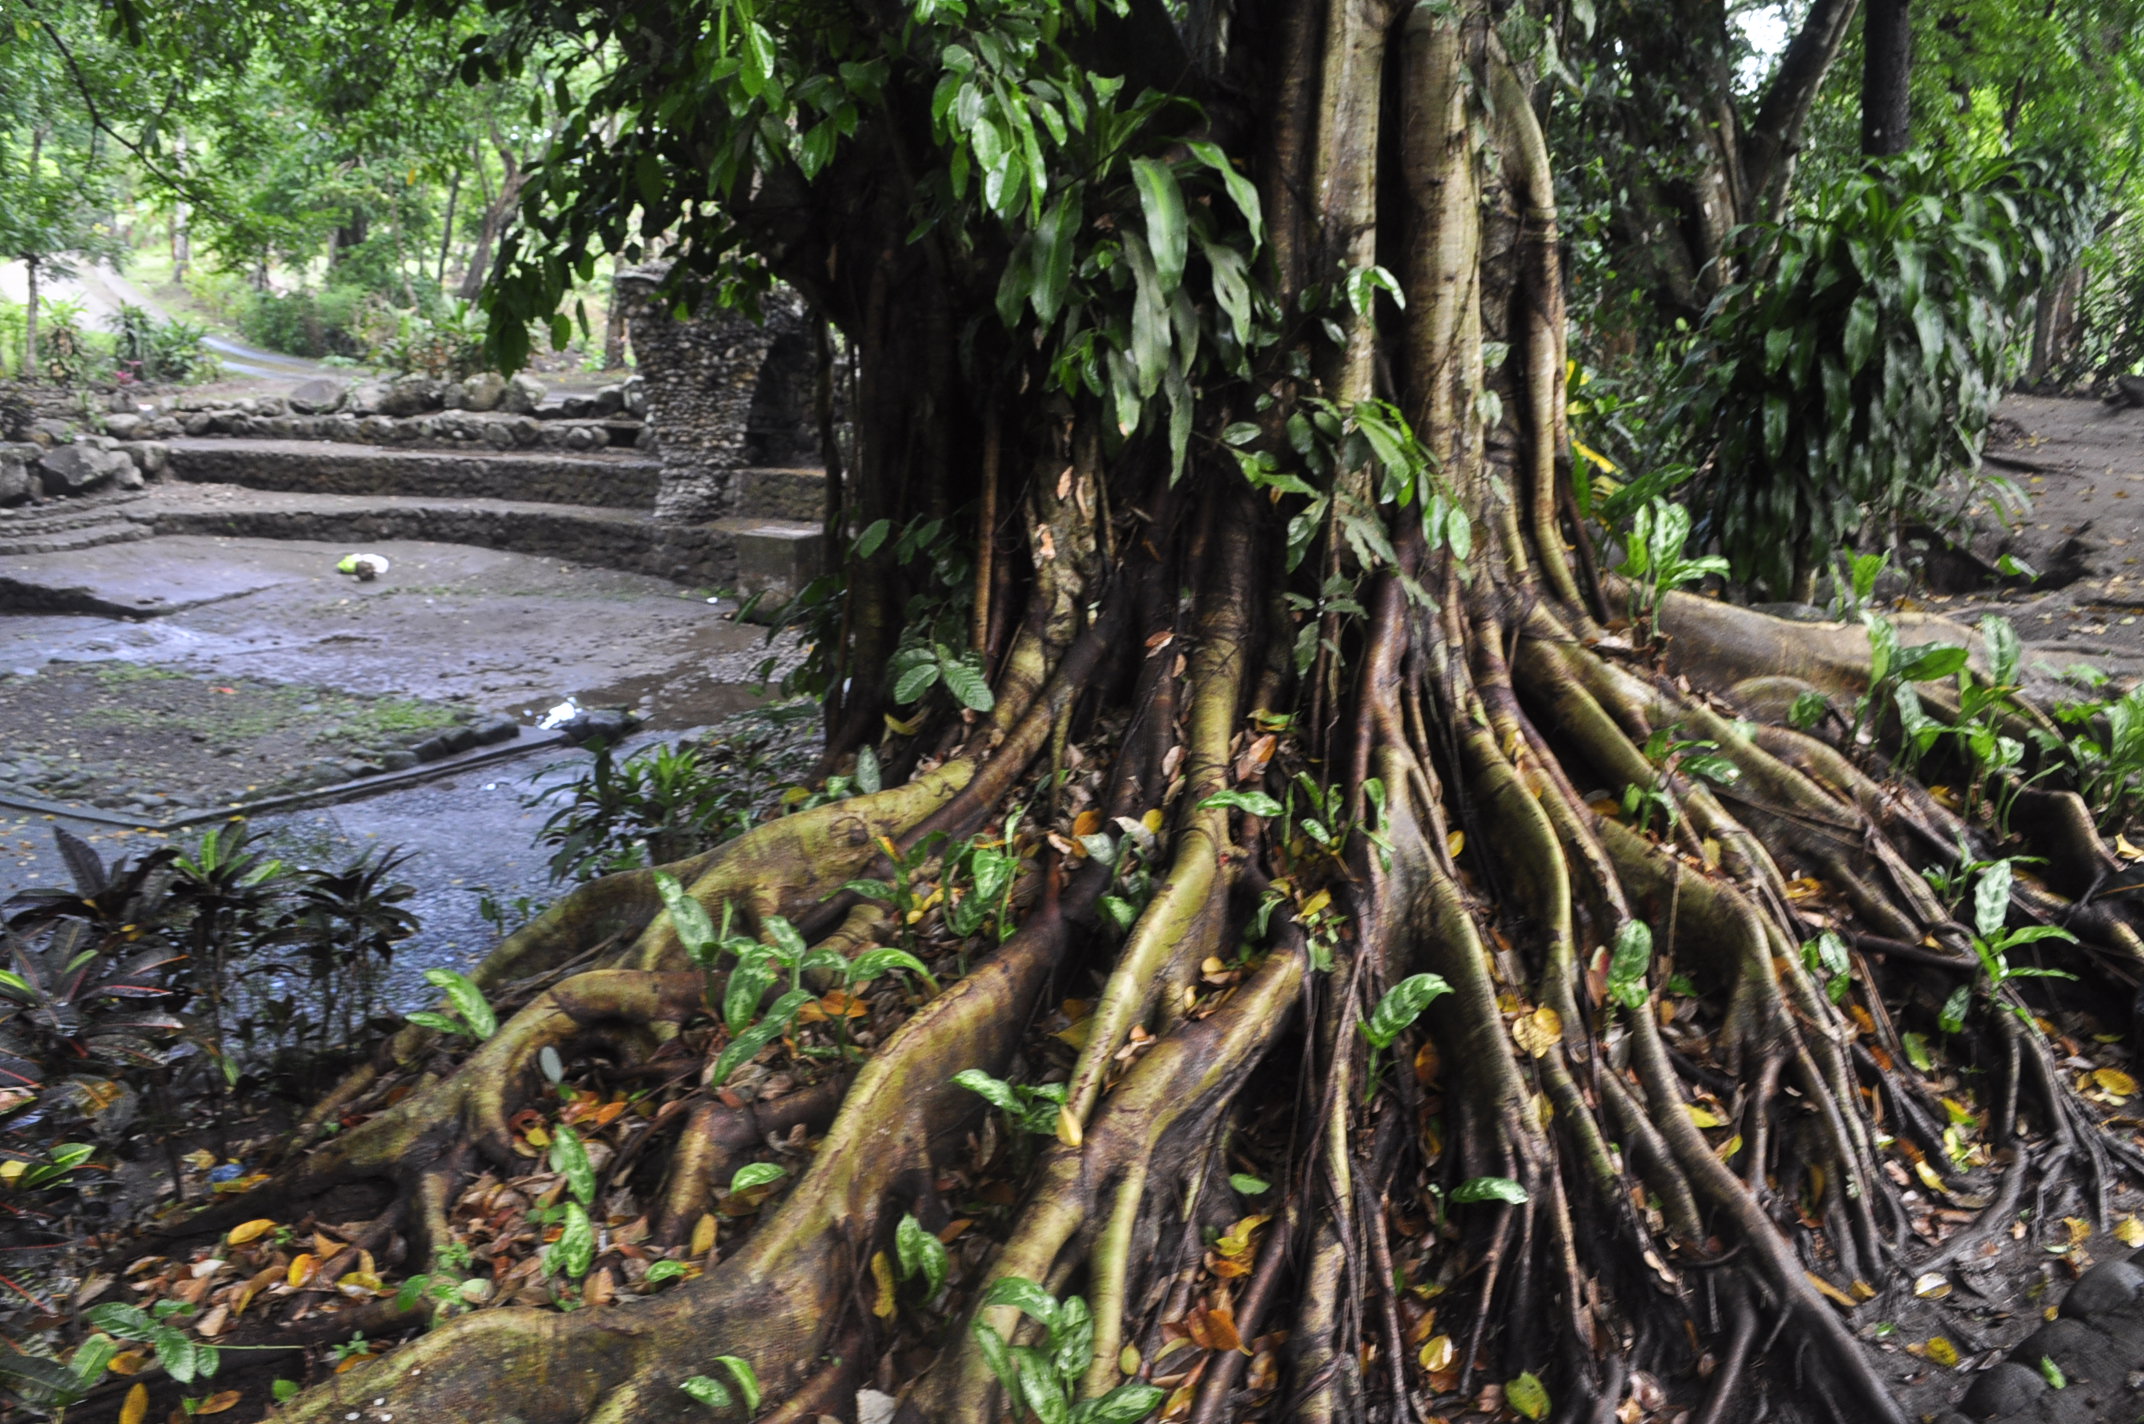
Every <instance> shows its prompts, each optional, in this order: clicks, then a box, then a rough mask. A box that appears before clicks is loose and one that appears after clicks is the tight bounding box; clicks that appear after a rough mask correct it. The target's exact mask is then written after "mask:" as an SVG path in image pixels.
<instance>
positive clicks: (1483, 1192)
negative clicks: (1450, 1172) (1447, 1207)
mask: <svg viewBox="0 0 2144 1424" xmlns="http://www.w3.org/2000/svg"><path fill="white" fill-rule="evenodd" d="M1528 1199H1529V1198H1528V1197H1527V1195H1526V1188H1524V1187H1522V1186H1520V1185H1519V1184H1518V1183H1517V1182H1514V1181H1512V1180H1511V1178H1509V1177H1473V1178H1470V1179H1468V1180H1467V1181H1464V1182H1461V1183H1460V1184H1459V1186H1458V1187H1457V1188H1456V1189H1455V1190H1454V1191H1453V1192H1452V1200H1453V1201H1454V1202H1457V1203H1458V1204H1460V1205H1461V1206H1466V1205H1470V1204H1472V1203H1474V1202H1487V1201H1500V1202H1510V1203H1512V1204H1513V1205H1514V1206H1516V1205H1518V1204H1520V1203H1522V1202H1525V1201H1527V1200H1528Z"/></svg>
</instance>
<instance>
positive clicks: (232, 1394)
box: [194, 1389, 245, 1414]
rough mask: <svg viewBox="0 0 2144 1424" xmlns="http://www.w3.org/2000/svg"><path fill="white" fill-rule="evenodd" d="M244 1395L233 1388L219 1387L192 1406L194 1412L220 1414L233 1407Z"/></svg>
mask: <svg viewBox="0 0 2144 1424" xmlns="http://www.w3.org/2000/svg"><path fill="white" fill-rule="evenodd" d="M244 1398H245V1395H244V1394H242V1393H241V1392H239V1391H238V1390H235V1389H220V1390H218V1391H216V1392H215V1393H214V1394H212V1395H210V1396H209V1397H208V1398H207V1399H204V1400H202V1401H201V1402H200V1403H199V1404H197V1405H195V1406H194V1413H196V1414H221V1413H223V1411H224V1410H226V1409H231V1408H234V1407H235V1406H236V1405H237V1404H238V1401H240V1400H241V1399H244Z"/></svg>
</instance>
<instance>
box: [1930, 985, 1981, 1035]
mask: <svg viewBox="0 0 2144 1424" xmlns="http://www.w3.org/2000/svg"><path fill="white" fill-rule="evenodd" d="M1972 1006H1973V990H1972V987H1971V986H1970V985H1966V984H1960V985H1959V986H1958V987H1957V988H1955V989H1953V990H1951V994H1950V997H1949V998H1948V999H1946V1000H1944V1001H1943V1012H1942V1013H1941V1014H1940V1015H1938V1016H1937V1018H1936V1026H1937V1027H1938V1028H1941V1029H1942V1030H1943V1032H1945V1033H1956V1032H1958V1031H1959V1030H1960V1029H1962V1028H1964V1027H1965V1014H1966V1010H1968V1009H1970V1008H1971V1007H1972Z"/></svg>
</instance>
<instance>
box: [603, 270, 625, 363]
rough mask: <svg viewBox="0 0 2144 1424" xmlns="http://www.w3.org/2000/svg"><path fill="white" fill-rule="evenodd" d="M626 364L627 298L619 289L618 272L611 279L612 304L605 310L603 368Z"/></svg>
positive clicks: (613, 272)
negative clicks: (625, 298)
mask: <svg viewBox="0 0 2144 1424" xmlns="http://www.w3.org/2000/svg"><path fill="white" fill-rule="evenodd" d="M624 365H625V300H624V298H623V297H622V296H621V295H620V294H619V291H618V274H617V272H616V271H615V270H613V271H612V273H611V279H610V305H609V306H607V307H606V308H604V312H603V369H604V370H606V371H616V370H619V369H621V368H623V367H624Z"/></svg>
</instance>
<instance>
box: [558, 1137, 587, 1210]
mask: <svg viewBox="0 0 2144 1424" xmlns="http://www.w3.org/2000/svg"><path fill="white" fill-rule="evenodd" d="M551 1170H552V1171H554V1172H558V1173H560V1174H562V1175H563V1176H564V1177H565V1179H566V1190H568V1191H570V1192H572V1193H573V1195H574V1196H575V1197H576V1198H577V1199H579V1201H580V1203H581V1205H583V1206H594V1205H595V1204H596V1169H595V1164H594V1163H592V1162H590V1161H589V1160H588V1148H587V1147H586V1146H584V1145H583V1144H582V1142H581V1135H580V1134H579V1133H578V1132H575V1131H574V1130H573V1129H572V1128H570V1127H565V1126H560V1127H556V1128H553V1129H552V1131H551Z"/></svg>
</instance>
